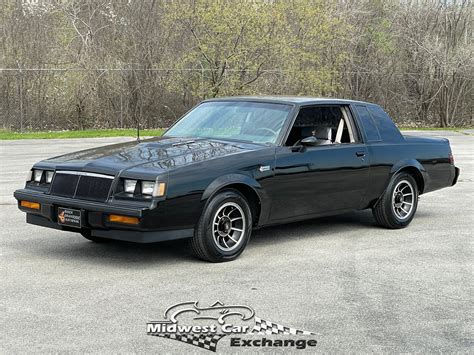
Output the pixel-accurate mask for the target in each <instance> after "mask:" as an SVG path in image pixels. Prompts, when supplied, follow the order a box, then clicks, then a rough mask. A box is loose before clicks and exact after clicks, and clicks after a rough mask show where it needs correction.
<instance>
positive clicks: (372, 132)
mask: <svg viewBox="0 0 474 355" xmlns="http://www.w3.org/2000/svg"><path fill="white" fill-rule="evenodd" d="M356 110H357V114H358V116H359V119H360V121H361V123H362V126H363V127H364V131H365V135H366V137H367V141H369V142H378V141H381V140H382V139H381V138H380V133H379V130H378V129H377V126H376V124H375V122H374V120H373V119H372V116H371V115H370V114H369V111H367V107H365V106H363V105H356Z"/></svg>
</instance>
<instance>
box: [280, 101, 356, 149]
mask: <svg viewBox="0 0 474 355" xmlns="http://www.w3.org/2000/svg"><path fill="white" fill-rule="evenodd" d="M312 107H338V108H339V109H340V110H341V113H342V116H343V118H345V115H344V111H346V114H347V116H348V117H347V118H348V120H349V122H350V129H351V130H352V134H353V135H354V133H355V136H357V140H356V141H354V142H349V143H338V144H334V143H333V144H327V145H325V147H327V146H332V145H334V146H340V145H346V144H364V143H365V142H364V137H363V135H362V134H361V132H360V129H359V126H358V122H357V120H356V119H355V116H354V113H353V112H352V109H351V105H350V104H338V103H334V104H330V103H329V104H328V103H325V104H308V105H299V106H298V107H297V109H296V110H295V114H294V116H293V117H292V118H291V120H289V121H290V124H289V125H288V127H287V130H286V132H285V134H284V135H283V136H282V140H281V141H280V143H279V144H278V145H279V146H281V147H289V146H287V145H286V141H287V140H288V137H289V136H290V132H291V130H292V128H293V126H294V124H295V122H296V119H297V118H298V116H299V114H300V112H301V110H302V109H305V108H312ZM346 124H347V123H346ZM355 136H354V138H356V137H355Z"/></svg>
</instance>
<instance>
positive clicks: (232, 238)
mask: <svg viewBox="0 0 474 355" xmlns="http://www.w3.org/2000/svg"><path fill="white" fill-rule="evenodd" d="M227 237H229V239H230V240H232V241H233V242H234V243H236V244H237V241H236V240H235V239H234V238H232V237H231V236H230V234H229V235H228V236H227Z"/></svg>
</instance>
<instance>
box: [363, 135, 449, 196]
mask: <svg viewBox="0 0 474 355" xmlns="http://www.w3.org/2000/svg"><path fill="white" fill-rule="evenodd" d="M367 149H368V151H369V156H370V188H369V189H368V191H367V201H368V202H370V201H373V200H375V199H378V198H379V197H380V195H382V193H383V192H384V191H385V188H386V187H387V185H388V183H389V181H390V179H391V178H392V176H393V175H394V174H396V173H397V172H398V171H400V170H401V169H403V168H406V167H415V168H417V169H418V170H419V171H420V172H421V174H422V176H423V179H424V189H423V193H426V192H430V191H433V190H437V189H440V188H443V187H447V186H450V182H451V181H452V179H453V177H454V175H453V174H454V167H453V166H452V165H451V164H450V162H449V154H450V148H449V144H448V142H447V140H445V141H443V140H442V139H439V140H433V141H431V140H430V141H427V140H424V139H418V138H417V139H416V140H413V141H412V140H410V139H405V142H403V143H396V144H390V143H383V142H379V143H372V144H368V146H367Z"/></svg>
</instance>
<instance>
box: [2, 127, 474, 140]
mask: <svg viewBox="0 0 474 355" xmlns="http://www.w3.org/2000/svg"><path fill="white" fill-rule="evenodd" d="M400 129H401V130H402V131H463V130H466V129H473V128H472V127H464V128H459V127H448V128H436V127H418V128H413V127H402V128H400ZM163 132H164V129H143V130H140V136H142V137H145V136H161V135H162V134H163ZM136 135H137V130H136V129H94V130H84V131H51V132H23V133H20V132H12V131H7V130H0V140H12V139H52V138H100V137H136Z"/></svg>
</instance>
